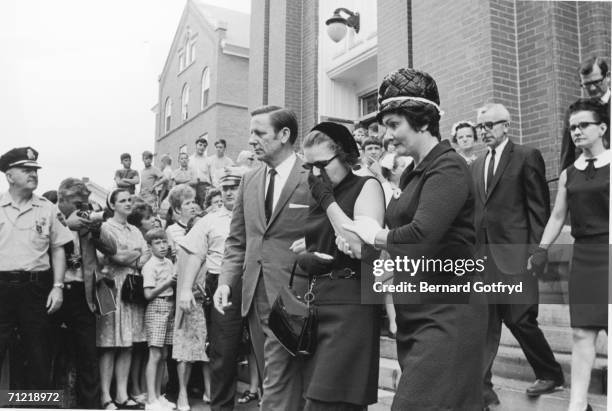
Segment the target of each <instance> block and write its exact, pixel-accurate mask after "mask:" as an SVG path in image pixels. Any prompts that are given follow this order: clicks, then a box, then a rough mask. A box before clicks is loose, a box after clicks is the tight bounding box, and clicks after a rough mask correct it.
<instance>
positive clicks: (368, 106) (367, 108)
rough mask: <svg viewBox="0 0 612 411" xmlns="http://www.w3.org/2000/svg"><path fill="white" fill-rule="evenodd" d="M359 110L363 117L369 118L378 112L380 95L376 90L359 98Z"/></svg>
mask: <svg viewBox="0 0 612 411" xmlns="http://www.w3.org/2000/svg"><path fill="white" fill-rule="evenodd" d="M359 109H360V110H361V116H367V115H368V114H370V113H375V112H376V111H377V110H378V93H377V91H376V90H374V91H372V92H370V93H368V94H364V95H363V96H361V97H359Z"/></svg>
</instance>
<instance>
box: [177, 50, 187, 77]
mask: <svg viewBox="0 0 612 411" xmlns="http://www.w3.org/2000/svg"><path fill="white" fill-rule="evenodd" d="M185 66H186V64H185V50H181V51H179V73H180V72H181V71H183V70H185Z"/></svg>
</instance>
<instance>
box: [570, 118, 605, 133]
mask: <svg viewBox="0 0 612 411" xmlns="http://www.w3.org/2000/svg"><path fill="white" fill-rule="evenodd" d="M594 124H599V123H596V122H594V121H581V122H580V123H578V124H571V125H570V126H569V129H570V132H571V133H573V132H574V131H576V129H577V128H579V129H580V131H584V130H586V129H587V128H588V127H589V126H591V125H594Z"/></svg>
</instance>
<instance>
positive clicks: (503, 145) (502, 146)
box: [487, 137, 510, 155]
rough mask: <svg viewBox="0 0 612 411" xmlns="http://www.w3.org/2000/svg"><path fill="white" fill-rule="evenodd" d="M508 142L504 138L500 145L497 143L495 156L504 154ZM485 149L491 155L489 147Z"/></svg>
mask: <svg viewBox="0 0 612 411" xmlns="http://www.w3.org/2000/svg"><path fill="white" fill-rule="evenodd" d="M508 140H510V139H509V138H508V137H506V139H505V140H504V141H502V142H501V143H499V145H498V146H497V147H495V155H500V154H501V153H503V152H504V149H505V148H506V146H507V145H508ZM487 148H488V149H489V153H491V147H487Z"/></svg>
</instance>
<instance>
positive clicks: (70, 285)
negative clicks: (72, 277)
mask: <svg viewBox="0 0 612 411" xmlns="http://www.w3.org/2000/svg"><path fill="white" fill-rule="evenodd" d="M84 287H85V283H83V282H82V281H67V282H65V283H64V289H65V290H70V289H72V288H84Z"/></svg>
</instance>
